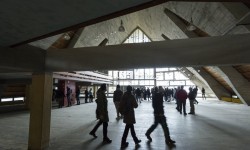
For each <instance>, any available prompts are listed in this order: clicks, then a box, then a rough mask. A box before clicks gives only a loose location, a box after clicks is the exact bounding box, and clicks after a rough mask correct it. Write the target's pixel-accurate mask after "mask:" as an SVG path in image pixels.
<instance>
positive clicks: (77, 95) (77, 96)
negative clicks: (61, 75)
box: [76, 86, 80, 105]
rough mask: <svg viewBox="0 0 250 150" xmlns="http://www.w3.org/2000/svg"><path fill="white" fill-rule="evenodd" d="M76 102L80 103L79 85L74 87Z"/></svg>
mask: <svg viewBox="0 0 250 150" xmlns="http://www.w3.org/2000/svg"><path fill="white" fill-rule="evenodd" d="M76 102H77V105H80V87H79V86H77V87H76Z"/></svg>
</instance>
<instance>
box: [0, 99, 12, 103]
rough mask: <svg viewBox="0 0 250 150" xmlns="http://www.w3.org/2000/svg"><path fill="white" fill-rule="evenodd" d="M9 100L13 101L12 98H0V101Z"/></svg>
mask: <svg viewBox="0 0 250 150" xmlns="http://www.w3.org/2000/svg"><path fill="white" fill-rule="evenodd" d="M10 101H13V99H12V98H2V99H1V102H10Z"/></svg>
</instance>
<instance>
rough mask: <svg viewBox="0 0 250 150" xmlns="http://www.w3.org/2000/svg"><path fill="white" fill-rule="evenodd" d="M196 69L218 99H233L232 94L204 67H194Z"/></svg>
mask: <svg viewBox="0 0 250 150" xmlns="http://www.w3.org/2000/svg"><path fill="white" fill-rule="evenodd" d="M194 69H195V70H197V71H196V73H198V74H199V75H200V76H201V77H202V78H203V79H204V80H205V81H206V84H207V85H209V87H210V88H211V90H212V91H213V92H214V94H215V95H216V97H217V98H218V99H221V97H231V94H230V93H229V92H228V91H227V90H226V89H225V88H224V87H223V86H222V85H221V84H220V83H219V82H218V81H217V80H215V79H214V77H213V76H211V75H210V74H209V73H208V72H207V71H206V70H205V69H204V68H203V67H194ZM206 90H207V89H206Z"/></svg>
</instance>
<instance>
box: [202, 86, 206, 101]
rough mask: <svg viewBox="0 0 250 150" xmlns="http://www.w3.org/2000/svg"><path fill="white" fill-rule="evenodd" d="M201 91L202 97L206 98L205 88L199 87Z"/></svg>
mask: <svg viewBox="0 0 250 150" xmlns="http://www.w3.org/2000/svg"><path fill="white" fill-rule="evenodd" d="M201 92H202V96H201V97H202V99H206V95H205V89H204V87H202V89H201Z"/></svg>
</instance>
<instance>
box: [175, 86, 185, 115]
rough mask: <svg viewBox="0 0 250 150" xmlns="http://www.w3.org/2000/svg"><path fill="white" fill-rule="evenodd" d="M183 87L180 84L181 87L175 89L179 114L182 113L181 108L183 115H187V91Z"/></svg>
mask: <svg viewBox="0 0 250 150" xmlns="http://www.w3.org/2000/svg"><path fill="white" fill-rule="evenodd" d="M183 88H184V87H183V86H181V89H180V90H179V91H177V93H176V94H177V95H176V96H177V99H178V100H179V105H180V114H182V108H183V113H184V115H187V113H186V99H187V92H186V91H185V90H184V89H183Z"/></svg>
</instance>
